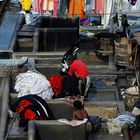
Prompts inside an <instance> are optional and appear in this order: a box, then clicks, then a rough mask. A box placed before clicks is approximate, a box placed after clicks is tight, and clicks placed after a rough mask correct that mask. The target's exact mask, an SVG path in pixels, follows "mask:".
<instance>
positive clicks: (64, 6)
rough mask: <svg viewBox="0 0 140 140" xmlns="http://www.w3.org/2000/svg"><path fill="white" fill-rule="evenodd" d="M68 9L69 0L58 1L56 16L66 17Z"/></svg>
mask: <svg viewBox="0 0 140 140" xmlns="http://www.w3.org/2000/svg"><path fill="white" fill-rule="evenodd" d="M68 9H69V0H60V1H59V7H58V16H67V15H68Z"/></svg>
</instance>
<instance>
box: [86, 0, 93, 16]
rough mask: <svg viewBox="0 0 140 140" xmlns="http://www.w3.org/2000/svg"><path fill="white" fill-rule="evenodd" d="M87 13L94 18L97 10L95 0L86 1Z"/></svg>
mask: <svg viewBox="0 0 140 140" xmlns="http://www.w3.org/2000/svg"><path fill="white" fill-rule="evenodd" d="M85 4H86V5H85V13H86V15H87V16H92V15H93V12H94V10H95V0H85Z"/></svg>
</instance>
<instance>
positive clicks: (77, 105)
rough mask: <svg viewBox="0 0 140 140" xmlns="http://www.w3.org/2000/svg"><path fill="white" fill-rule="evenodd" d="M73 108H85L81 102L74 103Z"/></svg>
mask: <svg viewBox="0 0 140 140" xmlns="http://www.w3.org/2000/svg"><path fill="white" fill-rule="evenodd" d="M73 106H74V107H75V109H81V108H82V107H83V105H82V102H81V101H79V100H77V101H74V102H73Z"/></svg>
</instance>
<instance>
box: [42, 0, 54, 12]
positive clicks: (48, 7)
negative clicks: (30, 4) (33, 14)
mask: <svg viewBox="0 0 140 140" xmlns="http://www.w3.org/2000/svg"><path fill="white" fill-rule="evenodd" d="M53 8H54V0H44V1H43V11H52V10H53Z"/></svg>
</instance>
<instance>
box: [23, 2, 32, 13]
mask: <svg viewBox="0 0 140 140" xmlns="http://www.w3.org/2000/svg"><path fill="white" fill-rule="evenodd" d="M20 2H21V6H22V9H23V10H24V11H30V9H31V5H32V0H21V1H20Z"/></svg>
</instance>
